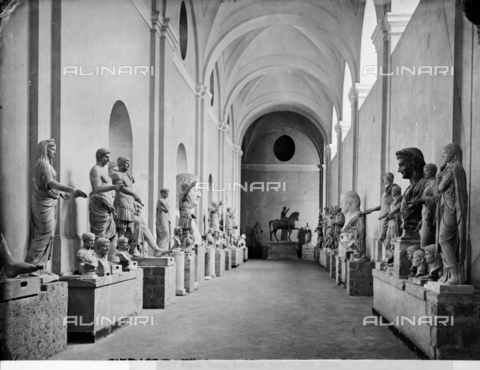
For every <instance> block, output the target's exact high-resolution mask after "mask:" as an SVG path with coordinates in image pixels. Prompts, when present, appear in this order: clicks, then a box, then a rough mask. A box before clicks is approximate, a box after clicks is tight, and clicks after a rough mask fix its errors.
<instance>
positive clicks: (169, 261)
mask: <svg viewBox="0 0 480 370" xmlns="http://www.w3.org/2000/svg"><path fill="white" fill-rule="evenodd" d="M136 261H137V263H138V266H139V267H144V266H149V267H153V266H157V267H162V266H173V264H174V259H173V257H142V258H138V259H136Z"/></svg>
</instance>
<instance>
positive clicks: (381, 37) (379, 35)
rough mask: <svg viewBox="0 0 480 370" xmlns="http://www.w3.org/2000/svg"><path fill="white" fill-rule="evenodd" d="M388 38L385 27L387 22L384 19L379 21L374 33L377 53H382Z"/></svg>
mask: <svg viewBox="0 0 480 370" xmlns="http://www.w3.org/2000/svg"><path fill="white" fill-rule="evenodd" d="M387 39H388V32H387V29H386V27H385V22H384V21H383V20H380V21H378V23H377V26H376V27H375V30H374V31H373V34H372V41H373V45H375V50H376V51H377V53H380V51H381V50H383V43H384V42H385V40H387Z"/></svg>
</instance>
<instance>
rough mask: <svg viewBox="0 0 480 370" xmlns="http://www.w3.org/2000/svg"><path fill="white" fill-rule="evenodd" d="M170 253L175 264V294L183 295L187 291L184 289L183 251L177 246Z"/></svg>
mask: <svg viewBox="0 0 480 370" xmlns="http://www.w3.org/2000/svg"><path fill="white" fill-rule="evenodd" d="M171 255H172V257H173V258H174V259H175V265H176V274H177V276H176V283H175V286H176V288H175V289H176V295H178V296H183V295H185V294H186V293H187V292H186V291H185V252H184V251H182V250H180V249H178V248H177V249H175V250H174V251H173V252H172V253H171Z"/></svg>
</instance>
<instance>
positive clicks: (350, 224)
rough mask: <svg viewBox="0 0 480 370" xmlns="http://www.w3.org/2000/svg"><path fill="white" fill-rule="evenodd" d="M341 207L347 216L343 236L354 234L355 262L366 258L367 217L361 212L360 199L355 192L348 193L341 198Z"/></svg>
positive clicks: (342, 230)
mask: <svg viewBox="0 0 480 370" xmlns="http://www.w3.org/2000/svg"><path fill="white" fill-rule="evenodd" d="M340 204H341V205H340V207H341V209H342V212H343V213H344V215H345V224H344V225H343V227H342V229H341V233H342V234H347V237H348V234H349V233H353V235H354V242H353V243H352V245H353V247H354V250H355V260H357V261H359V260H364V259H365V258H366V254H365V253H366V249H365V216H364V214H363V212H361V211H360V204H361V201H360V197H359V196H358V194H357V193H355V192H354V191H347V192H346V193H344V194H342V196H341V197H340Z"/></svg>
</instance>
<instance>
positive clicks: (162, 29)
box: [156, 17, 179, 51]
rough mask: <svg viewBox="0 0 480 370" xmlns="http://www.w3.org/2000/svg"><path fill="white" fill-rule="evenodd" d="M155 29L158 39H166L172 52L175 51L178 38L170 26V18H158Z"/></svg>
mask: <svg viewBox="0 0 480 370" xmlns="http://www.w3.org/2000/svg"><path fill="white" fill-rule="evenodd" d="M156 28H157V31H158V32H159V35H160V38H161V39H166V40H167V42H168V45H169V46H170V48H171V49H172V51H175V50H176V49H177V45H178V41H179V36H178V34H177V31H175V29H174V28H173V27H172V26H171V25H170V18H163V17H159V18H158V21H157V27H156Z"/></svg>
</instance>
